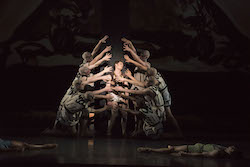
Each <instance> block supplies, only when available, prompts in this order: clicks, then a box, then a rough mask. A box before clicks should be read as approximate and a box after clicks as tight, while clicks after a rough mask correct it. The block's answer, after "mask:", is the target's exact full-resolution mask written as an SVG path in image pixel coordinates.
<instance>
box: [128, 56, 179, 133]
mask: <svg viewBox="0 0 250 167" xmlns="http://www.w3.org/2000/svg"><path fill="white" fill-rule="evenodd" d="M124 58H125V60H126V62H129V63H133V64H134V65H135V66H137V67H138V68H140V69H141V70H144V71H146V75H147V76H154V77H155V78H156V80H157V83H156V85H157V86H158V89H159V91H160V92H161V94H162V97H163V99H164V107H165V113H166V122H168V123H171V124H172V125H173V126H174V127H175V129H176V132H177V133H176V135H175V136H176V137H183V135H182V132H181V129H180V126H179V124H178V122H177V120H176V119H175V117H174V116H173V114H172V111H171V108H170V107H171V95H170V93H169V91H168V86H167V84H166V82H165V80H164V79H163V77H162V76H161V74H160V73H159V72H158V71H157V70H156V69H155V68H153V67H152V68H149V67H147V66H146V65H145V64H144V65H143V64H140V63H138V62H136V61H134V60H132V59H130V58H129V57H128V56H127V55H124ZM126 74H127V76H128V77H129V78H130V79H132V80H133V82H134V83H135V84H137V85H138V82H137V81H136V79H135V78H134V77H132V75H131V73H130V72H127V73H126ZM128 82H129V81H128ZM130 83H131V82H130ZM141 83H143V82H141ZM141 86H144V85H143V84H141Z"/></svg>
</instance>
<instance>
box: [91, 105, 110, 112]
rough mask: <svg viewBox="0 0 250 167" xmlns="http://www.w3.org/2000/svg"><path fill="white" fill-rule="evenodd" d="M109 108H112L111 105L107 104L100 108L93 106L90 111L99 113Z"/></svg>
mask: <svg viewBox="0 0 250 167" xmlns="http://www.w3.org/2000/svg"><path fill="white" fill-rule="evenodd" d="M109 109H111V106H109V105H105V106H104V107H102V108H98V109H94V108H91V110H90V111H89V112H90V113H95V114H98V113H101V112H103V111H106V110H109Z"/></svg>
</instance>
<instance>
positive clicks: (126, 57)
mask: <svg viewBox="0 0 250 167" xmlns="http://www.w3.org/2000/svg"><path fill="white" fill-rule="evenodd" d="M123 57H124V59H125V60H126V62H128V63H130V60H131V59H130V58H129V56H128V55H124V56H123Z"/></svg>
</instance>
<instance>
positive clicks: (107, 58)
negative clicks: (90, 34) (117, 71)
mask: <svg viewBox="0 0 250 167" xmlns="http://www.w3.org/2000/svg"><path fill="white" fill-rule="evenodd" d="M111 57H112V55H111V54H109V53H107V54H106V56H104V57H103V58H102V59H101V60H98V61H97V62H96V63H95V64H93V65H89V66H88V68H89V69H90V70H92V69H94V68H96V67H98V66H99V65H101V64H102V63H103V62H104V61H109V60H110V59H111Z"/></svg>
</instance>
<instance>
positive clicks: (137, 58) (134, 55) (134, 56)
mask: <svg viewBox="0 0 250 167" xmlns="http://www.w3.org/2000/svg"><path fill="white" fill-rule="evenodd" d="M123 50H124V51H128V52H130V54H131V55H132V57H133V58H134V59H135V61H137V62H138V63H140V64H142V65H144V66H146V65H147V64H146V63H145V62H143V61H142V60H141V59H140V57H139V56H138V55H137V54H136V53H135V52H134V51H133V50H132V49H131V48H129V47H128V46H127V45H126V46H124V47H123Z"/></svg>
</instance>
